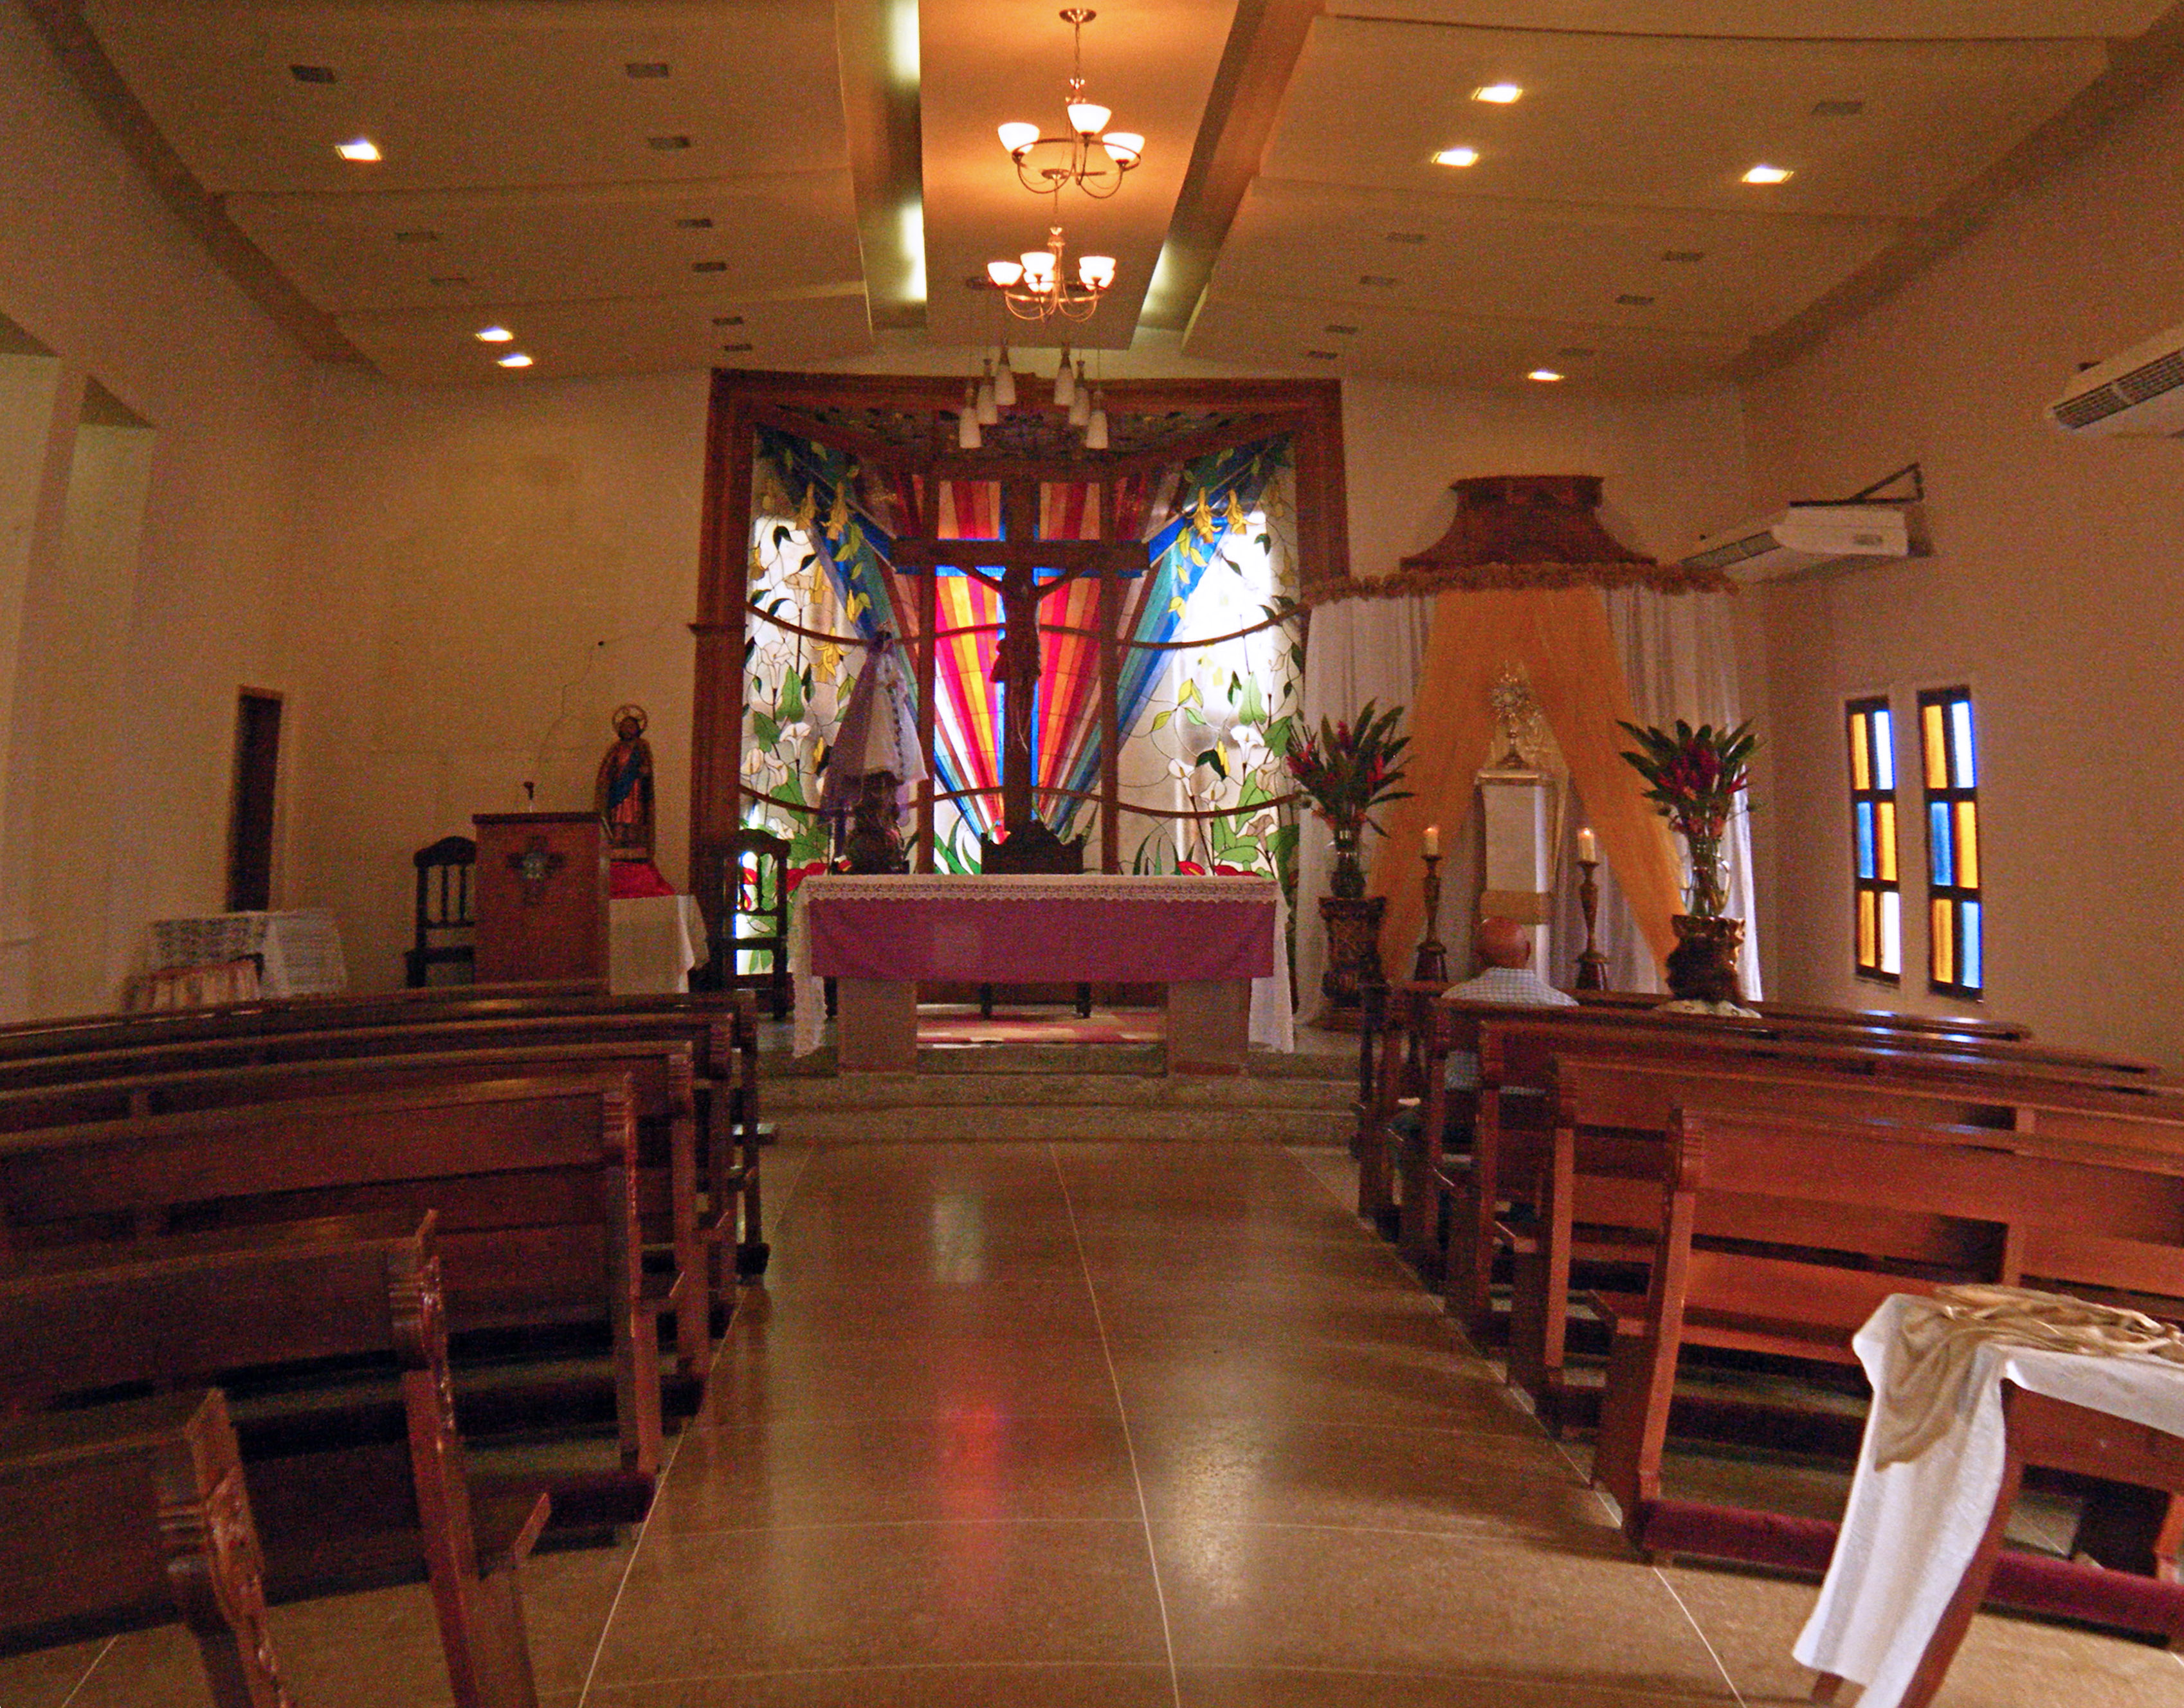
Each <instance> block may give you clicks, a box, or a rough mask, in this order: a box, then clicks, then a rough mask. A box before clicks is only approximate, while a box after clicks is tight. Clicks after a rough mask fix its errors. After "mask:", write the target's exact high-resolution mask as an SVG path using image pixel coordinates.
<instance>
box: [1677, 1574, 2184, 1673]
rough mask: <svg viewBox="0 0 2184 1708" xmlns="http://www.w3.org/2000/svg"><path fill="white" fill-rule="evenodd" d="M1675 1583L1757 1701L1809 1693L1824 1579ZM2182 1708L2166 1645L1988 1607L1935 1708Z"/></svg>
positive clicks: (1735, 1577)
mask: <svg viewBox="0 0 2184 1708" xmlns="http://www.w3.org/2000/svg"><path fill="white" fill-rule="evenodd" d="M1667 1576H1668V1577H1669V1582H1670V1583H1673V1584H1674V1586H1675V1589H1676V1594H1678V1595H1679V1596H1680V1597H1681V1598H1682V1600H1683V1602H1684V1605H1685V1606H1686V1607H1688V1608H1690V1609H1691V1616H1692V1617H1694V1618H1695V1619H1697V1622H1698V1625H1699V1628H1700V1629H1701V1630H1702V1631H1703V1632H1705V1633H1706V1635H1707V1640H1708V1642H1710V1643H1712V1644H1713V1646H1714V1650H1715V1651H1716V1652H1717V1653H1718V1654H1719V1655H1720V1656H1721V1657H1722V1661H1723V1664H1724V1665H1725V1666H1727V1667H1728V1668H1729V1673H1730V1677H1732V1678H1734V1679H1735V1680H1736V1684H1737V1688H1738V1689H1741V1691H1743V1692H1744V1693H1745V1694H1746V1696H1747V1699H1748V1700H1752V1701H1754V1702H1772V1701H1778V1700H1787V1701H1801V1700H1803V1699H1804V1697H1805V1694H1806V1693H1807V1692H1808V1690H1809V1689H1811V1687H1812V1682H1813V1675H1812V1674H1811V1673H1810V1672H1807V1671H1806V1670H1805V1668H1803V1667H1802V1666H1799V1665H1798V1664H1797V1661H1795V1660H1794V1659H1793V1658H1791V1653H1790V1645H1791V1644H1792V1643H1794V1642H1795V1641H1796V1640H1797V1633H1798V1632H1799V1631H1800V1630H1801V1629H1802V1628H1803V1627H1804V1623H1805V1621H1806V1619H1807V1618H1808V1617H1809V1616H1811V1613H1812V1611H1813V1603H1814V1598H1815V1597H1816V1596H1817V1595H1818V1594H1819V1588H1818V1586H1817V1585H1816V1584H1813V1583H1798V1582H1793V1581H1790V1580H1787V1579H1783V1578H1777V1577H1761V1576H1759V1575H1758V1574H1756V1573H1749V1572H1727V1571H1716V1570H1708V1569H1707V1568H1704V1567H1701V1566H1674V1567H1671V1568H1669V1572H1668V1573H1667ZM2049 1703H2053V1704H2055V1705H2058V1708H2064V1705H2067V1708H2157V1705H2158V1708H2177V1705H2178V1704H2180V1703H2184V1664H2180V1662H2179V1661H2178V1659H2177V1657H2176V1655H2171V1654H2170V1653H2169V1652H2168V1651H2167V1650H2162V1649H2155V1648H2151V1647H2148V1645H2146V1644H2140V1643H2134V1642H2131V1641H2130V1640H2129V1639H2127V1638H2119V1637H2104V1636H2100V1635H2098V1634H2096V1633H2092V1632H2089V1631H2079V1630H2073V1629H2070V1628H2067V1627H2063V1626H2059V1625H2051V1624H2048V1623H2045V1622H2042V1621H2039V1620H2034V1619H2023V1618H2018V1617H2015V1616H2011V1615H2007V1614H1981V1616H1979V1617H1978V1618H1977V1619H1975V1621H1973V1622H1972V1628H1971V1633H1970V1635H1969V1636H1967V1637H1966V1638H1965V1639H1964V1647H1963V1648H1962V1649H1960V1650H1958V1652H1957V1658H1956V1661H1955V1664H1954V1665H1953V1666H1951V1667H1950V1668H1949V1676H1948V1678H1947V1681H1946V1682H1945V1683H1943V1685H1942V1693H1941V1695H1940V1696H1939V1698H1937V1699H1936V1708H2035V1705H2042V1708H2044V1705H2047V1704H2049Z"/></svg>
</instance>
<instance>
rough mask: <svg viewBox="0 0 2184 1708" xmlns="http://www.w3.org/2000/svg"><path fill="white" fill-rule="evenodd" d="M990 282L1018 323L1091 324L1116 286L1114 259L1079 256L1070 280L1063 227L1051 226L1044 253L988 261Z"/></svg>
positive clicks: (1041, 251) (1103, 256)
mask: <svg viewBox="0 0 2184 1708" xmlns="http://www.w3.org/2000/svg"><path fill="white" fill-rule="evenodd" d="M986 281H987V282H988V283H989V284H990V285H991V286H992V287H994V288H995V290H997V291H999V292H1000V293H1001V301H1002V302H1003V303H1006V305H1007V307H1008V311H1009V313H1011V314H1013V315H1015V316H1016V318H1017V320H1033V321H1042V320H1057V319H1058V320H1090V319H1091V318H1092V316H1093V314H1095V312H1096V311H1097V310H1098V309H1099V307H1100V298H1103V297H1105V296H1106V294H1107V287H1109V286H1111V285H1112V284H1113V283H1114V282H1115V258H1114V257H1113V256H1112V255H1079V256H1078V258H1077V276H1076V277H1075V278H1074V279H1072V278H1071V277H1070V276H1069V271H1068V264H1067V255H1066V254H1065V253H1064V251H1063V248H1062V242H1061V226H1059V225H1052V226H1050V227H1048V228H1047V234H1046V247H1045V248H1044V249H1027V250H1025V251H1024V253H1022V254H1021V255H1019V256H1017V259H1015V260H1013V261H989V262H987V263H986Z"/></svg>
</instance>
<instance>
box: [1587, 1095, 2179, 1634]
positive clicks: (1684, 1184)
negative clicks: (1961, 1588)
mask: <svg viewBox="0 0 2184 1708" xmlns="http://www.w3.org/2000/svg"><path fill="white" fill-rule="evenodd" d="M1661 1194H1662V1207H1661V1210H1660V1217H1659V1219H1660V1226H1661V1232H1660V1234H1659V1237H1658V1240H1657V1242H1656V1245H1655V1249H1654V1252H1653V1255H1652V1266H1651V1279H1650V1282H1649V1285H1648V1288H1647V1292H1646V1294H1645V1295H1644V1296H1643V1297H1642V1298H1639V1297H1634V1296H1631V1295H1627V1294H1600V1295H1596V1303H1597V1305H1598V1308H1599V1309H1600V1310H1601V1312H1602V1316H1604V1317H1605V1319H1606V1320H1607V1322H1608V1323H1609V1325H1610V1328H1611V1332H1612V1337H1613V1338H1612V1350H1611V1353H1610V1355H1609V1363H1608V1378H1607V1390H1606V1393H1605V1394H1604V1396H1603V1399H1602V1410H1601V1424H1600V1438H1599V1443H1598V1446H1597V1449H1596V1455H1595V1460H1594V1466H1595V1472H1594V1475H1595V1480H1596V1482H1597V1483H1599V1484H1601V1485H1602V1486H1603V1487H1604V1488H1607V1492H1608V1493H1609V1494H1612V1495H1613V1496H1614V1497H1615V1498H1616V1499H1617V1500H1618V1502H1619V1504H1620V1505H1621V1506H1622V1508H1623V1513H1624V1533H1625V1534H1626V1536H1628V1537H1629V1538H1630V1540H1631V1542H1632V1544H1634V1545H1635V1546H1636V1547H1638V1548H1639V1549H1641V1551H1644V1550H1648V1549H1658V1548H1661V1547H1663V1545H1664V1544H1663V1543H1662V1541H1661V1540H1660V1539H1659V1538H1658V1537H1657V1535H1656V1533H1655V1530H1654V1523H1655V1519H1656V1517H1657V1516H1658V1514H1659V1511H1660V1509H1661V1505H1662V1503H1661V1479H1660V1472H1661V1454H1662V1449H1663V1444H1664V1442H1665V1439H1666V1436H1667V1432H1668V1425H1669V1402H1670V1399H1671V1398H1672V1396H1673V1394H1674V1384H1675V1375H1676V1367H1677V1363H1678V1360H1679V1358H1680V1354H1681V1352H1682V1349H1684V1348H1685V1347H1686V1346H1713V1347H1727V1348H1734V1349H1739V1350H1741V1351H1746V1352H1758V1353H1765V1354H1771V1355H1778V1356H1783V1357H1788V1358H1793V1359H1799V1360H1822V1361H1825V1362H1830V1363H1837V1364H1843V1363H1852V1364H1854V1363H1855V1361H1856V1360H1855V1355H1854V1354H1853V1352H1852V1351H1851V1348H1850V1341H1851V1337H1852V1336H1853V1334H1854V1333H1855V1332H1856V1331H1857V1329H1858V1327H1859V1326H1860V1325H1861V1324H1862V1323H1863V1322H1864V1321H1865V1319H1866V1318H1867V1317H1868V1316H1870V1315H1871V1314H1872V1311H1873V1310H1875V1308H1877V1306H1878V1305H1879V1304H1880V1300H1881V1299H1884V1298H1886V1296H1887V1295H1888V1294H1892V1293H1919V1292H1927V1291H1931V1289H1932V1288H1933V1287H1934V1286H1935V1285H1936V1284H1938V1283H1939V1282H1942V1281H1944V1280H1947V1279H1951V1278H1986V1279H1992V1280H1995V1281H1998V1282H2003V1283H2004V1284H2009V1285H2016V1284H2020V1283H2021V1284H2025V1285H2031V1286H2037V1287H2043V1288H2063V1289H2068V1290H2070V1291H2073V1292H2081V1291H2084V1290H2086V1289H2091V1290H2092V1292H2093V1293H2094V1294H2095V1295H2096V1296H2102V1295H2107V1296H2115V1295H2116V1294H2119V1293H2120V1294H2125V1295H2126V1296H2128V1298H2129V1299H2131V1302H2133V1303H2135V1304H2137V1305H2140V1306H2141V1307H2142V1308H2144V1307H2148V1306H2151V1307H2152V1308H2153V1309H2154V1310H2157V1311H2158V1312H2159V1313H2160V1314H2163V1315H2165V1316H2170V1317H2171V1318H2176V1317H2179V1316H2184V1173H2179V1172H2176V1171H2166V1172H2154V1171H2148V1170H2147V1169H2145V1168H2142V1167H2139V1166H2132V1165H2131V1164H2129V1163H2124V1162H2116V1163H2110V1164H2106V1165H2101V1164H2093V1163H2088V1162H2084V1161H2077V1160H2060V1159H2057V1158H2053V1157H2047V1156H2041V1155H2036V1154H2023V1153H2017V1152H2010V1151H2006V1150H2000V1149H1995V1148H1994V1147H1993V1142H1992V1136H1991V1135H1989V1134H1987V1133H1986V1132H1970V1133H1966V1132H1963V1131H1960V1130H1951V1129H1946V1128H1932V1127H1903V1126H1892V1125H1889V1124H1886V1123H1866V1124H1863V1125H1855V1126H1846V1125H1844V1124H1841V1123H1835V1122H1814V1121H1801V1120H1797V1119H1792V1118H1791V1117H1788V1116H1785V1115H1780V1114H1779V1113H1777V1114H1775V1115H1764V1114H1758V1113H1753V1112H1749V1111H1730V1112H1723V1111H1717V1110H1698V1109H1687V1110H1680V1111H1679V1113H1678V1115H1677V1118H1676V1120H1675V1121H1674V1126H1673V1127H1672V1131H1671V1135H1670V1148H1669V1163H1668V1166H1667V1171H1666V1177H1665V1179H1664V1181H1663V1184H1662V1186H1661ZM1906 1205H1916V1206H1919V1208H1918V1209H1917V1210H1907V1209H1905V1208H1904V1206H1906ZM1724 1233H1726V1234H1727V1235H1729V1236H1730V1237H1731V1238H1732V1239H1733V1243H1723V1236H1724ZM1710 1242H1711V1243H1710ZM2170 1516H2171V1518H2172V1520H2173V1518H2174V1516H2175V1515H2174V1514H2173V1513H2172V1514H2171V1515H2170ZM2176 1529H2177V1525H2176V1523H2175V1522H2171V1523H2170V1525H2169V1526H2168V1530H2169V1532H2170V1540H2171V1542H2172V1544H2173V1541H2174V1537H2175V1533H2176ZM1669 1533H1673V1534H1674V1535H1675V1536H1676V1537H1677V1538H1679V1541H1680V1545H1683V1546H1686V1547H1691V1548H1693V1549H1695V1551H1704V1552H1715V1551H1717V1547H1719V1549H1736V1548H1737V1547H1740V1546H1742V1547H1747V1548H1749V1547H1752V1545H1753V1543H1752V1538H1754V1537H1755V1536H1758V1535H1763V1533H1764V1526H1763V1525H1761V1526H1757V1527H1747V1528H1746V1529H1745V1530H1744V1531H1743V1532H1742V1533H1741V1536H1742V1540H1741V1541H1739V1540H1738V1539H1736V1538H1737V1537H1738V1535H1739V1533H1738V1532H1737V1530H1736V1527H1734V1526H1733V1525H1726V1524H1725V1525H1724V1539H1723V1540H1722V1541H1720V1542H1719V1544H1705V1543H1703V1542H1702V1541H1700V1540H1697V1538H1702V1534H1703V1532H1702V1528H1701V1527H1698V1526H1697V1525H1695V1523H1694V1522H1693V1521H1692V1519H1691V1516H1690V1515H1689V1514H1677V1515H1674V1519H1673V1521H1672V1529H1671V1531H1670V1532H1669ZM1725 1557H1730V1558H1746V1557H1755V1556H1753V1555H1747V1554H1744V1553H1738V1552H1734V1551H1730V1552H1728V1553H1726V1555H1725ZM1757 1557H1761V1558H1763V1559H1764V1555H1758V1556H1757ZM1765 1563H1778V1564H1779V1563H1784V1562H1782V1561H1780V1560H1773V1561H1766V1562H1765ZM2056 1569H2058V1570H2062V1569H2065V1568H2056ZM2102 1575H2103V1577H2126V1576H2128V1574H2126V1573H2103V1574H2102ZM2171 1575H2172V1576H2173V1572H2172V1573H2171ZM1997 1587H1998V1588H2000V1585H1999V1583H1998V1585H1997ZM2160 1587H2161V1588H2165V1589H2166V1590H2167V1591H2168V1592H2169V1593H2168V1594H2167V1595H2166V1596H2162V1595H2159V1594H2153V1601H2154V1602H2159V1603H2160V1604H2161V1605H2162V1606H2163V1608H2164V1609H2165V1612H2164V1616H2163V1617H2162V1618H2161V1620H2160V1622H2157V1623H2153V1624H2151V1625H2148V1626H2147V1627H2145V1628H2148V1629H2153V1630H2156V1631H2159V1632H2162V1633H2167V1632H2168V1631H2170V1630H2172V1629H2174V1628H2177V1620H2178V1617H2179V1616H2180V1615H2184V1585H2176V1584H2174V1583H2169V1584H2165V1585H2163V1586H2160ZM2059 1593H2060V1592H2059ZM2150 1593H2151V1592H2150V1591H2149V1590H2148V1588H2146V1587H2145V1583H2144V1580H2142V1581H2141V1584H2140V1585H2139V1586H2137V1587H2134V1588H2131V1589H2130V1590H2129V1593H2128V1594H2126V1595H2125V1596H2123V1597H2120V1598H2119V1600H2118V1604H2117V1605H2116V1607H2115V1608H2114V1610H2113V1617H2114V1618H2115V1619H2116V1620H2117V1621H2119V1622H2125V1623H2130V1622H2132V1621H2133V1620H2134V1619H2136V1618H2137V1617H2138V1616H2140V1615H2141V1614H2142V1611H2143V1610H2144V1608H2145V1607H2146V1606H2147V1605H2149V1602H2148V1595H2149V1594H2150ZM2006 1599H2016V1600H2022V1591H2021V1586H2020V1592H2019V1593H2018V1594H2014V1595H2011V1596H2009V1597H2007V1598H2006ZM2035 1605H2041V1604H2040V1603H2038V1602H2036V1603H2035ZM2069 1606H2070V1611H2073V1612H2074V1613H2082V1606H2081V1604H2080V1603H2078V1602H2075V1601H2072V1602H2070V1603H2069ZM2097 1616H2098V1615H2097Z"/></svg>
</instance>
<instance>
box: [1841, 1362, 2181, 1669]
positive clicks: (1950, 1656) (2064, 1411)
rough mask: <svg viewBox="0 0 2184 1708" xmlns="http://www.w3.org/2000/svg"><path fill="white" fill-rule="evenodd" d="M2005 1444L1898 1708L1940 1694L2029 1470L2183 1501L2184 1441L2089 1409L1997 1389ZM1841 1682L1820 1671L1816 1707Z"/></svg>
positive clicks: (2177, 1633)
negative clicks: (1981, 1522)
mask: <svg viewBox="0 0 2184 1708" xmlns="http://www.w3.org/2000/svg"><path fill="white" fill-rule="evenodd" d="M2002 1420H2003V1442H2004V1449H2003V1461H2002V1487H2001V1488H1999V1489H1998V1490H1997V1491H1996V1494H1995V1497H1994V1510H1993V1512H1992V1515H1990V1516H1989V1517H1988V1519H1987V1525H1986V1533H1984V1534H1983V1535H1982V1536H1981V1538H1980V1544H1979V1548H1978V1550H1977V1551H1976V1552H1975V1553H1974V1554H1973V1555H1972V1557H1971V1560H1970V1562H1969V1563H1968V1564H1967V1565H1966V1566H1965V1567H1964V1576H1963V1577H1961V1578H1959V1579H1958V1581H1957V1588H1956V1593H1955V1594H1953V1595H1952V1596H1951V1597H1950V1598H1949V1603H1948V1605H1947V1607H1945V1608H1944V1609H1943V1610H1942V1619H1941V1623H1940V1624H1938V1625H1936V1627H1934V1634H1933V1635H1932V1636H1931V1638H1927V1640H1926V1652H1925V1654H1924V1655H1921V1656H1920V1657H1919V1666H1918V1669H1917V1670H1916V1671H1915V1672H1913V1673H1912V1675H1911V1682H1910V1683H1908V1684H1906V1685H1905V1686H1904V1687H1903V1694H1902V1695H1901V1696H1899V1697H1898V1698H1897V1704H1898V1708H1928V1705H1929V1704H1930V1703H1931V1702H1932V1701H1933V1700H1934V1698H1935V1696H1936V1694H1937V1693H1938V1692H1939V1691H1940V1690H1941V1688H1942V1678H1943V1677H1944V1676H1945V1675H1946V1674H1947V1672H1948V1670H1949V1663H1950V1662H1951V1661H1953V1660H1955V1659H1956V1655H1957V1650H1958V1648H1959V1647H1960V1646H1961V1645H1962V1644H1963V1643H1964V1635H1965V1633H1967V1632H1969V1631H1970V1629H1971V1623H1972V1616H1973V1615H1974V1614H1975V1613H1976V1612H1978V1611H1979V1609H1980V1604H1981V1602H1982V1601H1984V1600H1986V1594H1987V1588H1988V1586H1989V1585H1990V1584H1991V1583H1992V1582H1993V1581H1994V1575H1995V1567H1996V1566H1997V1564H1998V1563H1999V1561H2000V1560H2001V1558H2002V1540H2003V1532H2004V1531H2005V1530H2007V1529H2008V1528H2009V1510H2010V1508H2011V1507H2013V1506H2014V1505H2016V1504H2017V1491H2018V1488H2019V1485H2020V1483H2022V1482H2023V1481H2024V1478H2025V1469H2026V1467H2027V1466H2040V1467H2043V1468H2045V1469H2048V1470H2052V1471H2067V1472H2075V1473H2076V1474H2078V1475H2080V1476H2082V1477H2114V1478H2116V1479H2117V1480H2119V1481H2121V1482H2125V1483H2135V1484H2137V1485H2139V1486H2141V1487H2143V1488H2156V1489H2159V1490H2162V1491H2163V1492H2165V1493H2166V1494H2169V1495H2170V1497H2171V1498H2172V1499H2184V1438H2180V1437H2177V1436H2174V1435H2170V1434H2167V1433H2165V1432H2163V1431H2161V1430H2159V1429H2149V1428H2148V1427H2145V1426H2144V1425H2143V1424H2137V1423H2131V1422H2127V1421H2125V1420H2124V1419H2122V1418H2120V1417H2116V1416H2111V1415H2110V1414H2109V1413H2108V1412H2105V1411H2096V1410H2093V1409H2092V1408H2091V1407H2090V1406H2084V1405H2072V1404H2071V1403H2070V1401H2068V1400H2066V1399H2050V1398H2049V1397H2048V1395H2046V1394H2035V1393H2034V1392H2032V1391H2031V1389H2030V1388H2020V1387H2018V1386H2017V1385H2016V1384H2015V1383H2011V1382H2004V1383H2003V1384H2002ZM2166 1635H2167V1636H2168V1638H2169V1642H2170V1647H2171V1648H2175V1647H2176V1646H2177V1645H2178V1644H2180V1643H2184V1617H2180V1618H2179V1619H2178V1620H2177V1622H2176V1624H2175V1625H2173V1626H2172V1627H2170V1630H2169V1631H2168V1632H2167V1633H2166ZM1842 1682H1843V1681H1842V1680H1841V1678H1839V1677H1836V1675H1835V1674H1834V1673H1832V1672H1823V1673H1822V1674H1820V1676H1819V1682H1818V1683H1815V1684H1814V1687H1813V1700H1814V1701H1815V1702H1832V1701H1834V1700H1836V1693H1837V1692H1838V1691H1839V1690H1841V1688H1842Z"/></svg>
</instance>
